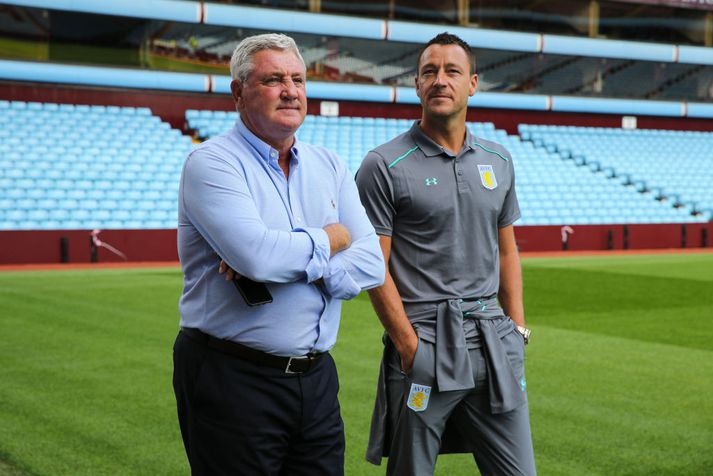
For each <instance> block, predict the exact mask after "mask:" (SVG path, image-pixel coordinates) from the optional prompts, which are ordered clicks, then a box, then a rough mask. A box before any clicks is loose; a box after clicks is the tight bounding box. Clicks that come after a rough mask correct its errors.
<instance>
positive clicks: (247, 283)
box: [233, 277, 272, 306]
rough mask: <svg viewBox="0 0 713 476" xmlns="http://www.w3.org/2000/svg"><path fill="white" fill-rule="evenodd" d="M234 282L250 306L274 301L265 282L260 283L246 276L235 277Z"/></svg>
mask: <svg viewBox="0 0 713 476" xmlns="http://www.w3.org/2000/svg"><path fill="white" fill-rule="evenodd" d="M233 283H234V284H235V287H236V288H238V291H240V294H241V295H242V296H243V299H245V302H246V303H247V305H248V306H259V305H261V304H267V303H270V302H272V294H270V290H269V289H267V286H266V285H265V283H258V282H257V281H253V280H252V279H248V278H246V277H241V278H238V279H234V280H233Z"/></svg>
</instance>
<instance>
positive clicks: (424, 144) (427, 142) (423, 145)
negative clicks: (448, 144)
mask: <svg viewBox="0 0 713 476" xmlns="http://www.w3.org/2000/svg"><path fill="white" fill-rule="evenodd" d="M420 124H421V121H414V123H413V125H412V126H411V131H410V132H411V137H412V138H413V140H414V141H415V142H416V145H417V146H418V148H419V149H421V151H422V152H423V154H424V155H425V156H426V157H433V156H436V155H440V154H446V155H448V156H449V157H455V155H454V154H453V153H452V152H450V151H449V150H447V149H445V148H444V147H442V146H440V145H439V144H438V143H436V142H435V141H434V140H433V139H431V138H430V137H428V136H427V135H426V134H425V133H424V132H423V130H421V126H420ZM474 142H475V137H474V136H473V134H471V133H470V129H468V127H467V126H466V128H465V141H464V142H463V148H462V149H461V151H460V152H459V153H458V155H460V154H461V153H462V152H465V151H466V150H470V149H472V148H473V143H474Z"/></svg>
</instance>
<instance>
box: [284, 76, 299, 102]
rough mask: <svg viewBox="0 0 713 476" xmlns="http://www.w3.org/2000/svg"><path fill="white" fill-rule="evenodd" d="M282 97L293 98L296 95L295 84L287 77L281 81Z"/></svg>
mask: <svg viewBox="0 0 713 476" xmlns="http://www.w3.org/2000/svg"><path fill="white" fill-rule="evenodd" d="M282 97H283V98H284V99H294V98H296V97H297V84H295V82H294V81H293V80H292V79H291V78H289V79H286V80H285V81H283V83H282Z"/></svg>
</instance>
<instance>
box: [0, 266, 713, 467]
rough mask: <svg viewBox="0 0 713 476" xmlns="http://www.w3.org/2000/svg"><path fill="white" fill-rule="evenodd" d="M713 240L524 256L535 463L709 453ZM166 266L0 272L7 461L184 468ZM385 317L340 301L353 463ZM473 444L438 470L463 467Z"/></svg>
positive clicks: (171, 281)
mask: <svg viewBox="0 0 713 476" xmlns="http://www.w3.org/2000/svg"><path fill="white" fill-rule="evenodd" d="M712 270H713V254H696V255H659V256H626V257H606V258H605V257H595V258H568V259H559V258H557V259H529V260H526V261H525V262H524V277H525V300H526V307H527V311H528V321H529V324H530V325H531V327H533V329H534V336H533V344H532V345H531V346H529V347H528V351H527V358H528V362H527V366H528V393H529V398H530V409H531V415H532V426H533V439H534V445H535V453H536V459H537V464H538V470H539V473H540V474H542V475H612V474H615V475H702V474H710V468H711V467H713V453H711V448H713V399H712V398H711V397H710V395H711V393H712V392H713V378H711V377H712V376H713V358H712V357H713V292H711V291H713V271H712ZM180 288H181V275H180V272H179V271H178V270H177V269H173V268H165V269H163V268H162V269H140V270H90V271H55V272H49V271H48V272H6V273H0V336H1V338H0V475H3V476H8V475H12V476H20V475H104V474H106V475H118V474H122V475H124V474H132V475H133V474H137V475H139V474H145V475H180V474H188V468H187V465H186V462H185V456H184V454H183V448H182V446H181V441H180V436H179V433H178V425H177V423H176V417H175V403H174V400H173V394H172V389H171V346H172V342H173V339H174V337H175V333H176V330H177V325H178V313H177V309H176V300H177V297H178V294H179V293H180ZM380 336H381V330H380V326H379V324H378V321H377V320H376V318H375V317H374V315H373V313H372V311H371V308H370V306H369V303H368V300H367V299H366V298H365V297H364V296H360V297H359V298H357V299H356V300H355V301H353V302H350V303H347V304H346V305H345V307H344V317H343V321H342V328H341V330H340V338H339V343H338V344H337V346H336V347H335V349H334V351H333V353H334V355H335V358H336V359H337V363H338V367H339V372H340V377H341V392H340V399H341V403H342V412H343V417H344V420H345V425H346V433H347V454H346V460H347V462H346V465H347V466H346V474H347V475H348V476H351V475H377V474H383V473H384V468H383V467H381V468H378V467H374V466H371V465H369V464H367V463H366V462H364V461H363V453H364V449H365V445H366V438H367V435H368V425H369V419H370V414H371V409H372V405H373V396H374V390H375V381H376V375H377V370H378V369H377V367H378V360H379V357H380V351H381V348H380V347H381V345H380ZM474 473H475V470H474V464H473V462H472V458H471V457H470V456H467V455H452V456H451V455H449V456H443V457H441V458H440V459H439V462H438V468H437V474H439V475H460V474H474Z"/></svg>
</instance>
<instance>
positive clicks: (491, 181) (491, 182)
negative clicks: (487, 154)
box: [478, 165, 498, 190]
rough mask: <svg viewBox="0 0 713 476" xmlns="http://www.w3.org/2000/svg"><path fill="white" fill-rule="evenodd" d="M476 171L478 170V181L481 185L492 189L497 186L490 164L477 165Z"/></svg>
mask: <svg viewBox="0 0 713 476" xmlns="http://www.w3.org/2000/svg"><path fill="white" fill-rule="evenodd" d="M478 172H480V183H482V184H483V187H485V188H487V189H488V190H493V189H495V187H497V186H498V180H497V179H496V178H495V172H494V171H493V166H492V165H478Z"/></svg>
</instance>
